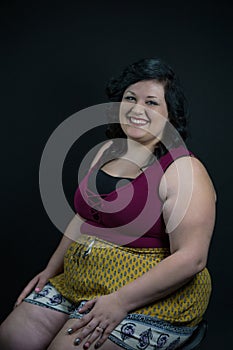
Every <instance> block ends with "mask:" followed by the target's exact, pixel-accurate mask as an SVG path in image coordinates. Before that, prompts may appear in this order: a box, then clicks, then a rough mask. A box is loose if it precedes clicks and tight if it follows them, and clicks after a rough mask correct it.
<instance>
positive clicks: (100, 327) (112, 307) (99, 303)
mask: <svg viewBox="0 0 233 350" xmlns="http://www.w3.org/2000/svg"><path fill="white" fill-rule="evenodd" d="M88 309H91V311H90V312H89V313H88V314H86V315H84V316H83V317H82V318H81V319H80V320H74V323H73V324H72V325H71V328H69V330H67V332H68V334H74V333H75V341H74V345H79V344H80V343H81V342H82V341H83V340H84V339H85V338H86V337H88V339H87V340H85V343H84V345H83V348H84V349H88V348H89V347H90V346H91V344H92V343H94V342H95V341H96V340H97V342H96V343H95V349H97V348H99V347H100V346H101V345H102V344H103V343H104V342H105V341H106V340H107V339H108V336H109V334H110V333H111V332H112V331H113V329H114V328H115V327H116V326H117V325H118V324H119V323H120V322H121V321H122V320H123V319H124V318H125V317H126V316H127V311H126V310H125V309H124V307H123V306H122V304H121V302H120V300H119V298H118V296H117V293H112V294H109V295H104V296H101V297H99V298H96V299H93V300H90V301H88V302H86V304H85V305H84V306H83V307H82V308H81V309H79V312H80V313H83V312H85V311H88Z"/></svg>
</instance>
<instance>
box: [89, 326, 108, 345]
mask: <svg viewBox="0 0 233 350" xmlns="http://www.w3.org/2000/svg"><path fill="white" fill-rule="evenodd" d="M105 328H106V326H101V325H99V326H97V327H95V329H94V331H93V332H92V334H91V335H90V337H89V338H88V339H87V341H86V342H85V343H84V348H86V349H88V348H89V347H90V345H91V344H92V343H94V342H95V341H96V340H97V339H101V338H102V336H103V334H104V332H105Z"/></svg>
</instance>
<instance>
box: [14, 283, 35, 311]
mask: <svg viewBox="0 0 233 350" xmlns="http://www.w3.org/2000/svg"><path fill="white" fill-rule="evenodd" d="M36 283H37V278H33V280H31V281H30V282H29V283H28V285H27V286H26V287H25V288H24V289H23V291H22V293H21V294H20V295H19V297H18V299H17V301H16V303H15V305H16V306H18V305H19V304H20V303H21V302H22V300H23V299H24V298H25V297H26V296H27V295H28V294H29V293H30V292H31V290H32V289H33V287H34V286H35V284H36Z"/></svg>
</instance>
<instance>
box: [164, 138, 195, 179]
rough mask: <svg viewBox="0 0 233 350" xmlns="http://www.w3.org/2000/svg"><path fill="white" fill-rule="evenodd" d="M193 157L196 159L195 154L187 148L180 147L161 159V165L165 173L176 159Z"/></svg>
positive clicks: (171, 150)
mask: <svg viewBox="0 0 233 350" xmlns="http://www.w3.org/2000/svg"><path fill="white" fill-rule="evenodd" d="M185 156H191V157H195V155H194V153H193V152H191V151H189V150H188V149H187V148H186V147H185V146H182V145H181V146H179V147H177V148H172V149H170V150H169V151H168V152H167V153H166V154H165V155H164V156H162V157H161V158H160V159H159V163H160V166H161V168H162V169H163V172H165V171H166V169H167V168H168V167H169V165H170V164H172V163H173V162H174V161H175V160H176V159H178V158H181V157H185Z"/></svg>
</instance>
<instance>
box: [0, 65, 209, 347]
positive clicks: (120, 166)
mask: <svg viewBox="0 0 233 350" xmlns="http://www.w3.org/2000/svg"><path fill="white" fill-rule="evenodd" d="M106 91H107V94H108V97H109V99H110V100H111V101H113V102H115V104H114V103H113V108H112V110H118V106H119V107H120V108H119V110H118V112H119V113H118V112H117V114H116V115H117V118H118V120H116V119H114V120H113V122H112V123H111V124H109V127H108V132H107V134H108V136H109V137H110V138H111V141H109V142H107V143H106V144H105V145H104V146H103V147H102V148H101V149H100V151H99V152H98V154H97V155H96V157H95V159H94V161H93V163H92V166H91V169H90V171H89V172H88V174H87V176H86V177H85V178H84V179H83V181H82V182H81V184H80V186H79V188H78V189H77V191H76V194H75V208H76V211H77V215H76V216H75V217H74V219H73V220H72V221H71V223H70V224H69V226H68V228H67V230H66V232H65V235H64V237H63V238H62V240H61V243H60V245H59V246H58V248H57V250H56V251H55V253H54V254H53V256H52V257H51V259H50V261H49V263H48V265H47V267H46V268H45V269H44V270H43V271H42V272H41V273H39V274H38V275H37V276H36V277H34V278H33V279H32V281H31V282H29V284H28V285H27V286H26V288H25V289H24V291H23V292H22V293H21V295H20V296H19V298H18V300H17V303H16V305H17V307H16V308H15V309H14V311H13V312H12V313H11V314H10V315H9V316H8V318H7V319H6V320H5V322H4V323H3V324H2V326H1V330H0V345H1V349H5V350H10V349H14V350H18V349H19V350H20V349H24V350H27V349H30V350H42V349H49V350H55V349H56V350H60V349H61V350H66V349H67V350H68V349H74V348H75V349H96V348H99V347H101V349H103V350H111V349H112V350H117V349H122V348H124V349H150V350H151V349H167V350H171V349H176V348H178V347H179V346H180V345H181V344H182V343H184V342H185V341H186V340H187V339H188V338H189V337H190V336H191V334H192V332H193V331H194V329H195V327H196V325H197V324H198V323H199V322H200V320H201V319H202V315H203V313H204V312H205V310H206V308H207V305H208V301H209V297H210V291H211V282H210V277H209V274H208V271H207V269H206V267H205V266H206V262H207V255H208V248H209V244H210V240H211V236H212V233H213V228H214V221H215V201H216V195H215V191H214V188H213V185H212V182H211V180H210V178H209V176H208V174H207V171H206V169H205V167H204V166H203V164H202V163H201V162H200V161H199V160H198V159H197V158H196V157H195V156H194V154H193V153H192V152H190V151H188V150H187V149H186V148H185V146H184V143H183V140H185V138H186V136H187V132H186V117H187V110H186V103H185V98H184V95H183V93H182V90H181V88H180V85H179V82H178V80H177V77H176V75H175V74H174V72H173V70H172V69H171V68H170V67H169V66H168V65H167V64H165V63H164V62H162V61H161V60H159V59H143V60H140V61H138V62H136V63H134V64H132V65H130V66H128V67H126V69H125V70H124V71H123V72H122V73H121V74H120V76H119V77H118V78H117V79H112V80H111V81H110V82H109V84H108V86H107V90H106ZM119 102H120V103H119ZM115 107H117V108H115ZM112 113H113V114H114V113H115V112H112ZM114 115H115V114H114ZM182 139H183V140H182ZM119 180H122V181H125V180H127V183H125V182H124V183H122V181H121V182H119ZM116 185H118V187H117V189H116ZM63 261H64V263H63ZM22 321H23V322H22Z"/></svg>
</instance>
